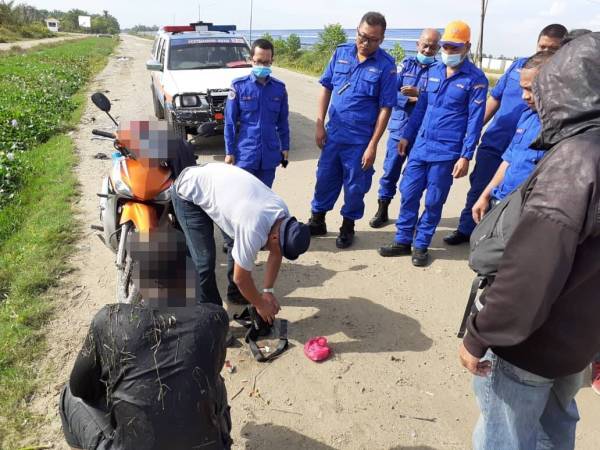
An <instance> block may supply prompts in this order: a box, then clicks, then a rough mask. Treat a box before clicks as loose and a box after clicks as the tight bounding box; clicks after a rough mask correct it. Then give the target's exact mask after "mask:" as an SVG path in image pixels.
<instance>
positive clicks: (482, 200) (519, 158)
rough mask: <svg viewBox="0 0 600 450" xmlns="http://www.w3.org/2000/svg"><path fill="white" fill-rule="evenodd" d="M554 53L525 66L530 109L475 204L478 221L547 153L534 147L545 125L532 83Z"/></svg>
mask: <svg viewBox="0 0 600 450" xmlns="http://www.w3.org/2000/svg"><path fill="white" fill-rule="evenodd" d="M553 54H554V52H537V53H536V54H535V55H533V56H532V57H531V58H528V59H527V60H526V62H525V65H524V66H523V69H521V77H520V78H521V81H520V86H521V89H522V90H523V95H522V97H523V100H524V102H525V104H526V105H527V109H526V110H525V111H524V112H523V114H521V118H520V119H519V122H518V123H517V130H516V131H515V135H514V136H513V138H512V141H511V142H510V145H509V146H508V148H507V149H506V151H505V152H504V153H503V155H502V160H503V161H502V163H501V164H500V167H498V170H497V171H496V174H495V175H494V178H492V181H490V183H489V184H488V185H487V187H486V188H485V189H484V190H483V193H482V194H481V196H480V197H479V199H478V200H477V201H476V202H475V204H474V205H473V210H472V216H473V220H474V221H475V223H479V221H480V220H481V218H482V217H483V216H484V215H485V213H486V212H487V211H488V210H489V208H490V205H491V206H494V204H496V203H497V202H499V201H500V200H502V199H503V198H504V197H506V196H508V195H509V194H510V193H511V192H513V191H514V190H515V189H516V188H518V187H519V185H520V184H521V183H523V182H524V181H525V180H526V179H527V177H528V176H529V175H530V174H531V172H533V170H534V169H535V166H536V164H537V163H538V161H539V160H540V159H542V157H543V156H544V154H545V151H544V150H539V149H536V148H531V147H530V145H531V143H532V142H533V141H534V140H535V139H536V138H537V137H538V136H539V134H540V132H541V129H542V125H541V122H540V119H539V117H538V114H537V110H536V106H535V102H534V99H533V93H532V91H531V85H532V83H533V79H534V78H535V76H536V75H537V73H538V72H539V70H540V67H541V66H542V65H543V64H544V63H546V62H547V61H548V60H549V59H550V58H551V57H552V55H553Z"/></svg>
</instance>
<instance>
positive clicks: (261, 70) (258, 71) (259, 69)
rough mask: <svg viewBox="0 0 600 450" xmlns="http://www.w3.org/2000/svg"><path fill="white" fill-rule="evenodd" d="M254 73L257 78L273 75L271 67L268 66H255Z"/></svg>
mask: <svg viewBox="0 0 600 450" xmlns="http://www.w3.org/2000/svg"><path fill="white" fill-rule="evenodd" d="M252 73H253V74H254V76H255V77H256V78H266V77H268V76H269V75H271V68H270V67H266V66H254V67H253V68H252Z"/></svg>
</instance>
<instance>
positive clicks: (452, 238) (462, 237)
mask: <svg viewBox="0 0 600 450" xmlns="http://www.w3.org/2000/svg"><path fill="white" fill-rule="evenodd" d="M469 239H470V236H467V235H466V234H463V233H461V232H460V231H458V230H454V231H453V232H452V233H450V234H449V235H448V236H445V237H444V242H445V243H446V244H448V245H460V244H464V243H465V242H469Z"/></svg>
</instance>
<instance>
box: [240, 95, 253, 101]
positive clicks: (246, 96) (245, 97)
mask: <svg viewBox="0 0 600 450" xmlns="http://www.w3.org/2000/svg"><path fill="white" fill-rule="evenodd" d="M242 100H245V101H248V100H254V97H252V96H251V95H245V96H243V97H242Z"/></svg>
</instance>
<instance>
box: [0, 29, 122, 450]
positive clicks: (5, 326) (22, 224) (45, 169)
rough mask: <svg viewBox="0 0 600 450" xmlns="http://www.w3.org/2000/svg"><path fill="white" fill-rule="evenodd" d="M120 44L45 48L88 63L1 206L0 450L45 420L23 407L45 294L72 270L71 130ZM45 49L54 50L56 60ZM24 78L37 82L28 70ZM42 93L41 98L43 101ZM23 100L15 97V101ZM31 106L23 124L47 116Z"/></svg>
mask: <svg viewBox="0 0 600 450" xmlns="http://www.w3.org/2000/svg"><path fill="white" fill-rule="evenodd" d="M117 42H118V41H117V40H113V39H110V40H108V39H102V38H100V39H98V38H90V39H85V40H82V41H76V42H68V43H65V44H63V45H60V46H56V47H53V48H50V49H44V50H42V51H41V53H42V54H44V55H45V57H46V60H45V61H46V62H49V61H54V64H58V65H64V64H65V62H66V61H67V63H69V61H71V58H72V57H75V59H77V60H79V58H83V59H84V62H85V64H81V65H78V67H80V68H81V72H79V75H77V76H76V77H75V78H76V89H74V90H73V89H71V92H70V93H69V95H66V94H64V91H61V92H63V97H62V98H61V102H60V104H59V105H55V104H53V103H51V102H50V104H51V105H52V107H54V108H58V109H59V110H54V111H48V112H47V115H46V117H42V118H41V119H42V120H44V119H47V116H52V117H53V118H55V119H57V120H58V122H56V123H52V124H48V123H46V124H45V125H44V126H42V127H41V128H39V130H41V131H40V135H41V137H40V139H35V140H33V141H31V142H28V145H27V146H25V148H24V149H23V150H22V151H20V153H19V163H20V164H22V166H23V167H25V168H26V170H24V171H22V172H21V173H20V174H19V180H18V188H17V189H15V190H14V191H13V192H11V197H10V199H9V200H8V201H5V202H4V206H3V208H2V209H0V448H3V449H4V448H6V449H9V448H17V444H18V442H19V441H22V440H23V438H24V437H26V436H27V435H28V434H29V433H30V430H31V429H32V427H33V426H34V425H35V424H36V423H37V422H39V421H40V419H41V418H39V417H34V416H32V415H31V413H29V412H28V410H27V407H26V406H27V402H28V400H29V399H30V397H31V395H32V393H33V392H34V391H35V389H36V375H37V372H38V371H37V368H36V360H37V358H39V356H40V355H41V354H42V352H43V351H44V348H45V343H44V334H43V326H44V324H45V323H47V321H48V319H49V318H50V316H51V313H52V308H53V306H52V303H53V302H52V298H51V296H49V295H48V294H47V293H46V291H47V289H48V288H49V287H52V286H55V285H56V284H57V282H58V280H59V278H60V277H61V275H64V273H65V272H66V271H67V270H68V269H69V268H68V266H67V258H68V256H69V255H70V254H71V253H72V251H73V244H74V242H75V240H76V238H77V236H78V232H79V227H78V224H77V223H76V220H75V218H74V212H73V200H74V199H75V198H76V196H77V195H78V193H77V180H76V177H75V175H74V171H73V168H74V166H75V164H76V156H75V152H74V144H73V141H72V139H71V137H70V136H69V134H68V133H67V132H68V131H69V130H71V129H73V127H74V126H75V125H76V124H78V123H79V121H80V119H81V115H82V113H83V107H84V105H85V98H84V96H83V92H84V91H83V90H84V88H85V85H86V82H87V81H88V80H89V79H90V78H91V76H92V75H94V74H95V73H97V72H99V71H100V70H101V69H102V68H103V67H104V66H105V64H106V61H107V57H108V55H109V54H110V53H111V52H112V51H113V49H114V47H115V45H116V44H117ZM45 52H50V55H51V57H50V58H48V56H49V55H48V54H47V53H45ZM39 53H40V52H30V53H27V54H25V55H24V56H23V58H25V59H27V58H32V59H34V60H35V58H36V54H39ZM38 56H39V55H38ZM3 70H5V71H6V70H8V69H7V68H6V67H3V66H2V65H0V76H2V75H6V72H2V71H3ZM15 70H22V68H20V67H15ZM48 70H50V72H51V69H48ZM13 75H14V74H13ZM35 75H36V73H35V72H34V73H32V74H31V76H35ZM19 79H20V80H21V79H23V80H25V82H28V81H29V82H31V83H33V84H35V80H28V79H27V73H26V72H24V71H23V72H22V73H20V74H19ZM41 89H42V91H43V87H42V88H41ZM42 94H43V92H42V93H40V94H39V95H41V96H42V97H41V98H44V97H43V95H42ZM34 97H35V96H34ZM18 98H19V95H18V93H15V99H18ZM35 98H37V97H35ZM21 100H23V97H22V96H21ZM27 108H28V105H27V104H25V105H24V109H25V110H26V111H25V113H24V116H23V121H24V122H25V123H28V120H29V119H30V117H29V115H28V113H33V114H40V113H44V111H43V110H42V111H41V110H39V109H38V108H36V107H32V108H31V110H28V109H27ZM34 124H35V121H34ZM1 126H2V123H0V127H1ZM34 126H35V125H34ZM40 142H42V143H41V144H40ZM0 148H1V147H0Z"/></svg>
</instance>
